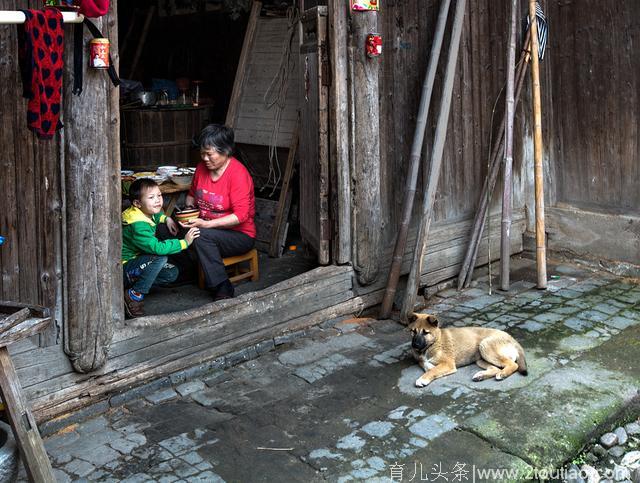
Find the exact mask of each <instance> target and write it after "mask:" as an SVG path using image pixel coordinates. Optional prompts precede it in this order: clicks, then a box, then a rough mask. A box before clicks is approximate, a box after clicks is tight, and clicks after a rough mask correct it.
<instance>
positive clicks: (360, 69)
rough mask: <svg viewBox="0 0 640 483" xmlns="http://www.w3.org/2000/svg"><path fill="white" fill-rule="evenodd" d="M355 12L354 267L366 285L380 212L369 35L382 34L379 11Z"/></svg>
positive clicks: (376, 253)
mask: <svg viewBox="0 0 640 483" xmlns="http://www.w3.org/2000/svg"><path fill="white" fill-rule="evenodd" d="M350 13H351V48H350V52H351V54H352V57H353V58H352V59H350V61H351V63H352V65H353V77H351V78H350V79H349V81H350V83H351V89H350V91H351V93H352V95H353V102H352V103H351V105H352V108H353V112H352V114H351V115H352V117H353V123H352V128H353V129H354V130H353V131H352V132H351V137H352V144H353V149H352V156H353V159H352V166H353V176H352V179H353V215H352V220H354V221H353V225H354V226H353V230H352V231H353V233H354V235H353V236H354V240H353V248H354V257H353V264H354V268H355V270H356V273H357V276H358V281H359V282H360V283H361V284H363V285H367V284H370V283H373V282H375V281H376V279H377V278H378V272H379V268H380V250H381V232H382V208H381V194H380V112H379V96H378V73H379V69H380V66H379V59H377V58H369V57H367V54H366V52H365V45H366V39H367V34H369V33H371V32H377V31H378V14H377V12H354V11H353V10H350Z"/></svg>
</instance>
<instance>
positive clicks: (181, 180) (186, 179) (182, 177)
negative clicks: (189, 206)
mask: <svg viewBox="0 0 640 483" xmlns="http://www.w3.org/2000/svg"><path fill="white" fill-rule="evenodd" d="M192 180H193V175H192V174H173V175H171V181H173V182H174V183H175V184H177V185H178V186H191V181H192Z"/></svg>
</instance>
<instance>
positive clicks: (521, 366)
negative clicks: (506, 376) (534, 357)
mask: <svg viewBox="0 0 640 483" xmlns="http://www.w3.org/2000/svg"><path fill="white" fill-rule="evenodd" d="M516 349H517V350H518V359H517V360H516V362H517V363H518V372H519V373H520V374H522V375H523V376H526V375H527V374H528V373H529V371H527V360H526V359H525V357H524V349H523V348H522V346H521V345H520V344H518V343H517V342H516Z"/></svg>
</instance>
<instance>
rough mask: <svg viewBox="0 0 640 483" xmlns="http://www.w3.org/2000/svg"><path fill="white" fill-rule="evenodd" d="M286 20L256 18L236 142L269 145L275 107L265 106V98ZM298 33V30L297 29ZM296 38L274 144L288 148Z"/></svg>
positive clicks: (275, 71) (292, 126) (295, 82)
mask: <svg viewBox="0 0 640 483" xmlns="http://www.w3.org/2000/svg"><path fill="white" fill-rule="evenodd" d="M287 22H288V21H287V19H286V18H271V17H259V18H258V22H257V25H256V34H255V35H256V37H255V40H254V42H253V49H252V50H251V53H250V54H249V59H248V61H247V67H246V71H245V75H246V78H245V82H244V85H243V90H242V93H241V97H240V100H239V103H240V106H239V107H238V114H237V117H236V120H235V122H234V131H235V137H236V142H238V143H246V144H259V145H262V146H269V145H270V144H271V136H272V132H273V127H274V118H275V107H272V108H270V109H267V108H266V107H265V101H264V95H265V93H266V92H267V89H268V88H269V86H270V84H271V81H272V80H273V78H274V76H276V75H277V74H278V68H279V66H280V59H281V56H282V52H283V46H284V42H285V39H286V38H287ZM296 30H297V29H296ZM297 51H298V36H297V35H295V37H294V39H293V41H292V43H291V61H292V62H293V68H292V70H291V72H290V73H289V85H288V88H287V93H286V104H285V108H284V110H283V111H282V117H281V121H280V130H279V132H278V138H277V143H276V145H277V146H279V147H284V148H288V147H289V146H290V145H291V136H292V134H293V131H294V129H295V123H296V119H297V109H298V89H297V86H298V83H299V80H298V56H297Z"/></svg>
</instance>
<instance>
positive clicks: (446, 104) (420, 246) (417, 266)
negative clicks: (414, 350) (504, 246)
mask: <svg viewBox="0 0 640 483" xmlns="http://www.w3.org/2000/svg"><path fill="white" fill-rule="evenodd" d="M465 4H466V0H458V3H457V4H456V13H455V16H454V20H453V30H452V32H451V46H450V48H449V58H448V59H447V68H446V71H445V76H444V84H443V85H444V88H443V90H442V100H441V104H440V112H439V114H438V122H437V124H436V133H435V137H434V140H433V148H432V151H431V169H430V170H429V180H428V183H427V187H426V190H425V191H424V193H423V198H422V217H421V219H420V224H419V228H418V238H417V240H416V246H415V249H414V251H413V262H412V264H411V272H410V274H409V278H408V280H407V290H406V292H405V295H404V300H403V303H402V309H401V312H400V320H401V321H406V320H407V315H408V314H409V312H412V311H413V306H414V304H415V300H416V295H417V292H418V285H419V282H420V273H421V271H422V259H423V256H424V252H425V249H426V245H427V237H428V234H429V226H430V224H431V218H432V215H433V204H434V202H435V197H436V189H437V187H438V179H439V178H440V167H441V166H442V153H443V151H444V141H445V139H446V137H447V125H448V124H449V111H450V110H451V96H452V93H453V84H454V80H455V79H454V78H455V73H456V64H457V61H458V51H459V50H460V39H461V37H462V22H463V19H464V11H465Z"/></svg>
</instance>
